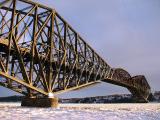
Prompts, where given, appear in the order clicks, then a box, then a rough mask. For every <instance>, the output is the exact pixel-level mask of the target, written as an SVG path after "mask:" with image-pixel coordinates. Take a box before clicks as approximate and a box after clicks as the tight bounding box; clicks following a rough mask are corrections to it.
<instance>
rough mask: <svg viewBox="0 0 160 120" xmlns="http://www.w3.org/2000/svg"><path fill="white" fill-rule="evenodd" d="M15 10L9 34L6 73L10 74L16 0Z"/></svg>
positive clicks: (14, 1) (14, 8)
mask: <svg viewBox="0 0 160 120" xmlns="http://www.w3.org/2000/svg"><path fill="white" fill-rule="evenodd" d="M12 4H13V10H12V16H11V17H12V18H11V24H10V34H9V43H8V53H7V54H8V55H7V61H6V71H7V72H8V66H9V61H10V48H11V41H12V39H13V33H14V31H13V30H14V29H13V28H14V20H15V14H16V0H13V2H12Z"/></svg>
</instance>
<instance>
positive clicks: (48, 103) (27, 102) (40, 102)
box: [21, 97, 58, 108]
mask: <svg viewBox="0 0 160 120" xmlns="http://www.w3.org/2000/svg"><path fill="white" fill-rule="evenodd" d="M21 106H25V107H53V108H57V107H58V98H29V97H25V98H23V99H22V102H21Z"/></svg>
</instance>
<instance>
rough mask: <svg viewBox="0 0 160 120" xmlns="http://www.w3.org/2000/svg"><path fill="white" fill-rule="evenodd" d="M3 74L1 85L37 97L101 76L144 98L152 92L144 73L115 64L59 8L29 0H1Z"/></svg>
mask: <svg viewBox="0 0 160 120" xmlns="http://www.w3.org/2000/svg"><path fill="white" fill-rule="evenodd" d="M137 69H138V68H137ZM0 76H1V77H0V85H1V86H4V87H7V88H9V89H11V90H14V91H16V92H19V93H21V94H24V95H25V96H28V97H36V98H40V97H41V98H44V97H48V96H49V95H51V94H54V95H56V94H60V93H62V92H66V91H68V90H74V89H78V88H81V87H85V86H87V85H91V84H94V83H95V82H97V81H105V82H108V83H111V84H115V85H119V86H122V87H126V88H127V89H128V90H129V91H130V92H131V93H132V94H133V95H134V96H135V98H137V100H139V101H142V102H147V98H148V96H149V94H150V86H149V84H148V83H147V80H146V79H145V77H144V76H142V75H141V76H135V77H131V76H130V75H129V73H128V72H127V71H125V70H123V69H120V68H117V69H114V68H111V67H110V66H109V65H108V64H107V63H106V62H105V61H104V59H102V58H101V57H100V56H99V55H98V54H97V53H96V52H95V51H94V50H93V49H92V47H91V46H89V45H88V44H87V43H86V42H85V41H84V40H83V38H82V37H81V36H80V35H79V34H78V33H77V32H76V31H75V30H74V29H73V28H72V27H71V26H70V25H69V24H68V23H67V22H66V21H65V20H64V19H63V18H62V17H61V16H60V15H59V14H58V13H57V12H56V11H55V10H54V9H50V8H48V7H45V6H43V5H39V4H37V3H33V2H30V1H27V0H4V1H3V2H0Z"/></svg>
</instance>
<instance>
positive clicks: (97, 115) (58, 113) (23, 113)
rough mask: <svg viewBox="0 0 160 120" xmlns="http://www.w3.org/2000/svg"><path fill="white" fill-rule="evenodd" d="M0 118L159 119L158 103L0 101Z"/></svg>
mask: <svg viewBox="0 0 160 120" xmlns="http://www.w3.org/2000/svg"><path fill="white" fill-rule="evenodd" d="M0 120H160V104H158V103H149V104H60V106H59V108H56V109H55V108H25V107H21V106H20V103H0Z"/></svg>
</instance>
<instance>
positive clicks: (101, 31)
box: [1, 0, 160, 97]
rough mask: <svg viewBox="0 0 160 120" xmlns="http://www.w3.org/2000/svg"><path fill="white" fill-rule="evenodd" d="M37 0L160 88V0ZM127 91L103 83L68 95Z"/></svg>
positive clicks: (114, 62)
mask: <svg viewBox="0 0 160 120" xmlns="http://www.w3.org/2000/svg"><path fill="white" fill-rule="evenodd" d="M33 1H36V2H39V3H41V4H43V5H47V6H49V7H51V8H55V9H56V10H57V11H58V13H59V14H60V15H61V16H63V17H64V18H65V19H66V21H68V23H69V24H70V25H71V26H72V27H73V28H74V29H75V30H76V31H77V32H78V33H79V34H80V35H81V36H82V37H83V38H84V39H85V40H86V41H87V42H88V43H89V44H90V45H91V46H92V47H93V48H94V49H95V50H96V51H97V52H98V53H99V55H100V56H102V57H103V58H104V59H105V60H106V61H107V63H108V64H110V65H111V66H112V67H122V68H124V69H126V70H127V71H128V72H129V73H130V74H131V75H133V76H134V75H139V74H144V75H145V76H146V78H147V80H148V82H149V84H150V85H151V87H152V90H153V91H155V90H160V12H159V11H160V0H33ZM1 89H2V88H1ZM3 91H6V89H3ZM127 92H128V91H127V90H126V89H124V88H121V87H118V86H113V85H111V84H99V85H96V86H94V87H91V88H85V89H83V90H81V91H78V92H75V91H74V92H69V93H66V94H65V95H64V96H73V97H77V96H79V95H83V96H94V95H106V94H112V93H127ZM8 93H10V92H3V95H9V94H8ZM10 94H11V93H10Z"/></svg>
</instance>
